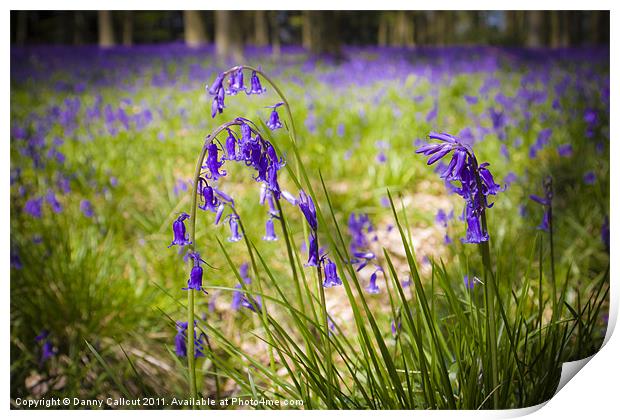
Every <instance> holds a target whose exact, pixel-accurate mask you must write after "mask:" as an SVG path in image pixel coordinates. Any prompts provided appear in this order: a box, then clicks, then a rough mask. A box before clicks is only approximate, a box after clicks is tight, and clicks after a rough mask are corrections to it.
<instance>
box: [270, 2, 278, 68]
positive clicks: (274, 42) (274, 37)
mask: <svg viewBox="0 0 620 420" xmlns="http://www.w3.org/2000/svg"><path fill="white" fill-rule="evenodd" d="M269 26H271V55H272V56H273V58H275V59H278V58H280V23H279V22H278V12H277V11H271V12H269Z"/></svg>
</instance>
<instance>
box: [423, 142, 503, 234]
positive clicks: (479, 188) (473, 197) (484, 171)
mask: <svg viewBox="0 0 620 420" xmlns="http://www.w3.org/2000/svg"><path fill="white" fill-rule="evenodd" d="M429 137H430V138H431V139H435V140H439V141H440V143H430V144H426V145H424V146H422V147H420V148H418V149H417V150H416V153H421V154H424V155H425V156H429V159H428V162H427V165H432V164H433V163H435V162H437V161H438V160H439V159H441V158H443V157H444V156H446V155H447V154H449V153H451V152H452V158H451V159H450V163H449V164H448V166H447V167H446V168H445V169H444V170H443V172H442V174H441V178H443V179H445V180H446V182H447V183H448V184H447V185H448V186H449V187H450V186H452V184H451V182H453V181H456V182H459V183H460V188H459V187H456V186H452V190H453V191H454V192H455V193H456V194H458V195H460V196H461V197H463V199H464V200H465V209H464V217H463V219H464V220H465V221H466V223H467V234H466V238H464V239H463V242H466V243H480V242H486V241H488V240H489V235H488V233H487V232H483V231H482V226H481V222H480V218H481V217H482V214H483V212H484V211H485V209H486V208H490V207H491V206H492V204H489V203H488V201H487V197H488V196H489V195H495V194H497V193H498V192H500V191H503V190H504V189H502V188H501V187H500V186H499V185H498V184H496V183H495V181H494V179H493V175H492V174H491V172H490V171H489V169H488V166H489V164H488V163H486V162H485V163H482V164H481V165H478V161H477V159H476V156H475V154H474V152H473V150H472V148H471V147H470V146H469V145H466V144H463V143H461V142H460V141H459V140H458V139H457V138H456V137H454V136H452V135H450V134H447V133H435V132H431V133H430V135H429Z"/></svg>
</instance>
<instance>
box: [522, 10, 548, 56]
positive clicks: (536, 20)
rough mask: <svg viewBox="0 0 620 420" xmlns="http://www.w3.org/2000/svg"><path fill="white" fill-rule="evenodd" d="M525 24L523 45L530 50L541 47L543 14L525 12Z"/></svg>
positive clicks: (543, 24)
mask: <svg viewBox="0 0 620 420" xmlns="http://www.w3.org/2000/svg"><path fill="white" fill-rule="evenodd" d="M525 19H526V23H525V33H526V38H525V43H526V45H527V46H528V47H530V48H539V47H542V46H543V39H544V33H543V31H544V30H545V14H544V12H543V11H540V10H530V11H528V12H526V16H525Z"/></svg>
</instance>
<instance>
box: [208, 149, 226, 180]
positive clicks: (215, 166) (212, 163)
mask: <svg viewBox="0 0 620 420" xmlns="http://www.w3.org/2000/svg"><path fill="white" fill-rule="evenodd" d="M218 152H219V149H218V148H217V145H216V144H214V143H211V144H210V145H209V146H207V164H206V167H207V168H208V169H209V172H210V174H211V176H210V177H209V178H211V179H213V180H214V181H215V180H217V179H218V178H221V177H223V176H226V171H224V172H222V173H220V168H221V167H222V165H224V161H219V160H218Z"/></svg>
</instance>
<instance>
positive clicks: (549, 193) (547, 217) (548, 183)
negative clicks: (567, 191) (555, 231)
mask: <svg viewBox="0 0 620 420" xmlns="http://www.w3.org/2000/svg"><path fill="white" fill-rule="evenodd" d="M543 187H544V190H545V196H544V197H540V196H538V195H534V194H532V195H530V199H531V200H532V201H535V202H536V203H538V204H540V205H542V206H543V207H544V213H543V218H542V221H541V222H540V225H538V229H540V230H543V231H546V232H548V231H549V228H550V226H551V204H552V200H553V185H552V180H551V177H547V178H545V180H544V181H543Z"/></svg>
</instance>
